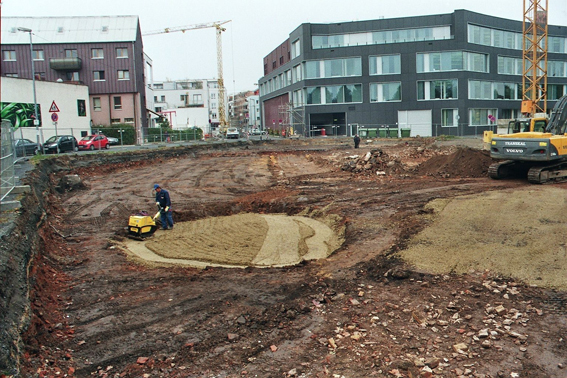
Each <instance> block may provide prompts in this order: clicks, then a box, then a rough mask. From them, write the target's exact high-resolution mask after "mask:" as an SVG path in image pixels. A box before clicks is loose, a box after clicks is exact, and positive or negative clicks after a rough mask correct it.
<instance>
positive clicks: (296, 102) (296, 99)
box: [293, 89, 304, 107]
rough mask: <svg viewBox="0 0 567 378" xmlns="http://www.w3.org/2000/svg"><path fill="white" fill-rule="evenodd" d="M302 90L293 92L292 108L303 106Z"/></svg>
mask: <svg viewBox="0 0 567 378" xmlns="http://www.w3.org/2000/svg"><path fill="white" fill-rule="evenodd" d="M303 105H304V101H303V90H301V89H300V90H297V91H294V92H293V106H295V107H297V106H303Z"/></svg>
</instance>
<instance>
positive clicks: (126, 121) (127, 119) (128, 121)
mask: <svg viewBox="0 0 567 378" xmlns="http://www.w3.org/2000/svg"><path fill="white" fill-rule="evenodd" d="M124 123H134V118H124Z"/></svg>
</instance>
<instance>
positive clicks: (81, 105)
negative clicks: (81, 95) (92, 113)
mask: <svg viewBox="0 0 567 378" xmlns="http://www.w3.org/2000/svg"><path fill="white" fill-rule="evenodd" d="M77 115H78V116H79V117H86V116H87V107H86V104H85V100H77Z"/></svg>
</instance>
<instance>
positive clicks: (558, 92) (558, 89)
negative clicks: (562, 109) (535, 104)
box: [547, 84, 567, 100]
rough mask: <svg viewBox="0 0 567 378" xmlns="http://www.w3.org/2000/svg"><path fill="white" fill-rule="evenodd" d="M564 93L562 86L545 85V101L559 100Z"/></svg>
mask: <svg viewBox="0 0 567 378" xmlns="http://www.w3.org/2000/svg"><path fill="white" fill-rule="evenodd" d="M565 93H567V92H565V86H564V85H556V84H548V85H547V99H548V100H559V99H560V98H561V97H563V95H564V94H565Z"/></svg>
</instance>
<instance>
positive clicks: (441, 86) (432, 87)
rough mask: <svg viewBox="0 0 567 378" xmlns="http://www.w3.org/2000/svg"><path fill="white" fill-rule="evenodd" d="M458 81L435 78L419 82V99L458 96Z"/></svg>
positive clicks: (440, 98) (454, 97)
mask: <svg viewBox="0 0 567 378" xmlns="http://www.w3.org/2000/svg"><path fill="white" fill-rule="evenodd" d="M458 92H459V91H458V81H457V80H456V79H453V80H433V81H418V82H417V99H418V100H434V99H437V100H449V99H456V98H458Z"/></svg>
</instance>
